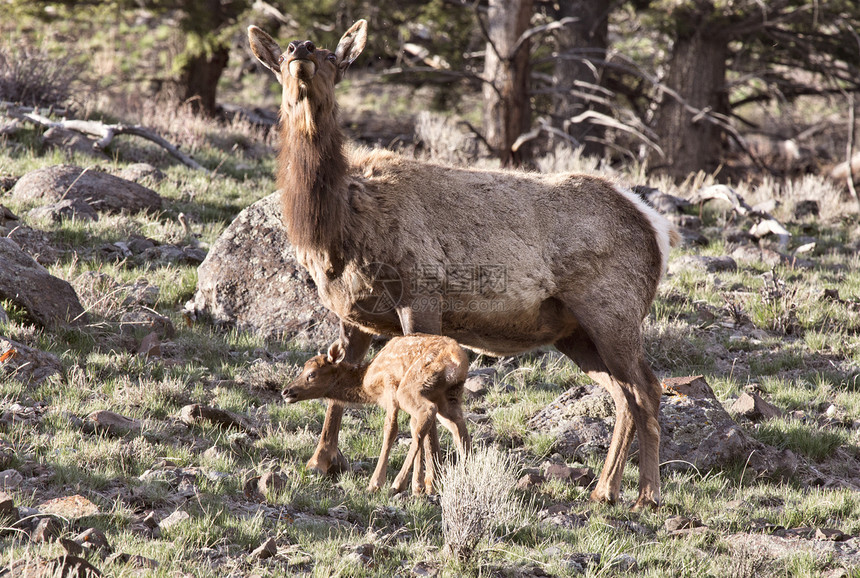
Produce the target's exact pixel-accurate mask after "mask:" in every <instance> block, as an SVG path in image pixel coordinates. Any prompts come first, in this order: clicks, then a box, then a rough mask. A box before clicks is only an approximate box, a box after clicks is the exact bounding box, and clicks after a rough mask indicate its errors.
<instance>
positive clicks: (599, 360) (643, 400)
mask: <svg viewBox="0 0 860 578" xmlns="http://www.w3.org/2000/svg"><path fill="white" fill-rule="evenodd" d="M636 330H637V331H638V328H636ZM598 331H599V330H598ZM599 334H600V333H598V335H599ZM597 343H600V345H598V344H597ZM597 343H595V340H593V339H592V337H591V335H590V334H588V333H586V332H585V331H584V330H582V329H581V328H580V329H578V330H577V331H576V332H575V333H574V334H573V335H571V336H569V337H566V338H564V339H562V340H560V341H558V342H557V343H556V347H557V348H558V349H559V351H561V352H562V353H564V354H565V355H567V356H568V357H570V358H571V359H572V360H573V361H574V362H576V364H577V365H579V366H580V368H581V369H582V370H583V371H584V372H585V373H586V374H588V376H589V377H591V378H592V379H593V380H594V381H596V382H597V383H599V384H600V385H602V386H603V387H604V388H606V389H607V390H608V391H609V393H610V395H611V396H612V399H613V401H614V402H615V409H616V416H615V429H614V430H613V432H612V442H611V443H610V446H609V452H608V453H607V456H606V462H605V463H604V465H603V469H602V471H601V473H600V477H599V479H598V482H597V487H596V488H595V489H594V491H593V492H592V493H591V498H592V500H595V501H605V502H615V501H617V500H618V497H619V495H620V491H621V478H622V475H623V473H624V465H625V463H626V461H627V453H628V450H629V447H630V443H631V442H632V441H633V434H634V433H638V435H639V445H640V458H639V498H638V499H637V501H636V503H635V505H634V508H636V509H639V508H643V507H646V506H657V505H659V503H660V472H659V446H660V426H659V412H660V396H661V393H662V392H661V388H660V384H659V382H658V381H657V378H656V377H655V376H654V374H653V372H651V369H650V368H649V367H648V365H647V363H646V362H645V360H644V358H643V356H642V351H641V345H640V344H639V343H640V342H639V340H638V338H636V337H635V336H634V337H632V338H631V339H630V340H629V341H625V340H619V339H613V340H610V339H600V338H599V337H598V340H597ZM618 343H621V344H626V343H632V344H634V345H635V346H634V347H631V348H630V349H632V351H618V350H617V347H615V345H616V344H618ZM601 348H602V350H603V353H602V354H601Z"/></svg>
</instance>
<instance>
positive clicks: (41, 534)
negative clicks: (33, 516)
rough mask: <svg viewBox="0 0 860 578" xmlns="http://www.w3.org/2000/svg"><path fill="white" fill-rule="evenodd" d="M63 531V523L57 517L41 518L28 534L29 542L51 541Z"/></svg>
mask: <svg viewBox="0 0 860 578" xmlns="http://www.w3.org/2000/svg"><path fill="white" fill-rule="evenodd" d="M62 532H63V525H62V523H60V520H59V519H58V518H54V517H53V516H50V517H47V518H42V519H41V520H39V523H38V524H36V528H35V529H34V530H33V532H32V533H31V534H30V541H31V542H36V543H40V542H52V541H54V540H56V539H57V538H58V537H59V536H60V534H62Z"/></svg>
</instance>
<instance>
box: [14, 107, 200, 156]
mask: <svg viewBox="0 0 860 578" xmlns="http://www.w3.org/2000/svg"><path fill="white" fill-rule="evenodd" d="M0 106H2V108H3V109H4V110H5V111H6V114H8V115H10V116H12V117H14V118H17V119H20V120H23V121H27V122H30V123H33V124H36V125H39V126H43V127H46V128H61V129H66V130H71V131H75V132H79V133H81V134H87V135H90V136H95V137H99V140H98V141H96V142H95V143H93V148H94V149H96V150H103V149H104V148H105V147H107V146H108V145H110V143H111V141H112V140H113V138H114V137H115V136H117V135H121V134H129V135H134V136H139V137H140V138H143V139H146V140H148V141H150V142H153V143H155V144H157V145H158V146H160V147H161V148H163V149H164V150H166V151H167V152H168V153H170V154H171V155H173V156H174V157H176V158H177V159H179V161H180V162H182V164H184V165H186V166H189V167H191V168H192V169H195V170H198V171H203V172H206V173H208V172H209V170H208V169H207V168H206V167H204V166H203V165H201V164H199V163H198V162H197V161H195V160H194V159H193V158H191V157H190V156H188V155H187V154H185V153H183V152H182V151H180V150H179V148H178V147H176V146H174V145H173V144H171V143H170V142H169V141H167V139H165V138H163V137H161V136H160V135H157V134H155V133H154V132H152V131H151V130H149V129H146V128H144V127H142V126H136V125H126V124H104V123H102V122H98V121H95V120H74V119H63V120H59V121H54V120H51V119H50V118H48V117H46V116H43V115H41V114H39V113H38V112H36V111H35V110H34V109H29V110H26V109H24V108H23V107H18V106H16V105H13V104H11V103H0Z"/></svg>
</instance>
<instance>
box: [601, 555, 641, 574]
mask: <svg viewBox="0 0 860 578" xmlns="http://www.w3.org/2000/svg"><path fill="white" fill-rule="evenodd" d="M608 567H609V568H611V569H612V570H615V571H617V572H635V571H636V570H638V569H639V563H638V562H636V558H634V557H633V556H631V555H630V554H621V555H620V556H616V557H615V558H613V559H612V560H610V561H609V564H608Z"/></svg>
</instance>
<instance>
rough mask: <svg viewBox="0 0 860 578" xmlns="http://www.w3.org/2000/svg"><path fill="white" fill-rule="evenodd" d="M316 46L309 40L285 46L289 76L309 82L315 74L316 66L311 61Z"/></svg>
mask: <svg viewBox="0 0 860 578" xmlns="http://www.w3.org/2000/svg"><path fill="white" fill-rule="evenodd" d="M315 51H316V46H314V43H313V42H311V41H310V40H305V41H304V42H298V41H293V42H290V44H289V46H287V57H286V58H287V69H288V71H289V73H290V76H292V77H293V78H296V79H298V80H302V81H305V82H307V81H309V80H311V79H312V78H313V77H314V75H315V74H316V72H317V64H316V62H314V61H313V53H314V52H315Z"/></svg>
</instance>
